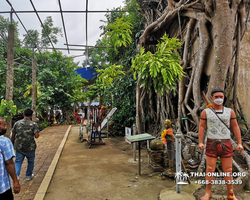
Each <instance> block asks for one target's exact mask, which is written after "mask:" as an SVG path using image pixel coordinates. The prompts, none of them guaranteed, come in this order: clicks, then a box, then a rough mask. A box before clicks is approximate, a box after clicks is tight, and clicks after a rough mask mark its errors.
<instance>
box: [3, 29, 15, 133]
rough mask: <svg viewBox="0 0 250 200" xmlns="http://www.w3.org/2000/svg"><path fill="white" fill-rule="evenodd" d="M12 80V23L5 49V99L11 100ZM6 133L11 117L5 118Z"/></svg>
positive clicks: (9, 131) (10, 126)
mask: <svg viewBox="0 0 250 200" xmlns="http://www.w3.org/2000/svg"><path fill="white" fill-rule="evenodd" d="M13 82H14V25H13V24H10V25H9V31H8V51H7V76H6V95H5V100H7V101H11V100H13ZM6 125H7V133H6V137H10V133H11V128H12V117H10V119H8V120H6Z"/></svg>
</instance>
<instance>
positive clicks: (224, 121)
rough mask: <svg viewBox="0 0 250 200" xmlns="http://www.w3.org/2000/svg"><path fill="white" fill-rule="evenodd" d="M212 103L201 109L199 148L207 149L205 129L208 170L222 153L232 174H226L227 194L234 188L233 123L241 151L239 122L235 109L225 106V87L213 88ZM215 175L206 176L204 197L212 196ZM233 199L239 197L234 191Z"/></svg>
mask: <svg viewBox="0 0 250 200" xmlns="http://www.w3.org/2000/svg"><path fill="white" fill-rule="evenodd" d="M211 100H212V102H213V103H212V107H209V108H207V109H205V110H203V111H202V113H201V116H200V125H199V133H198V136H199V146H198V147H199V149H201V150H204V149H205V145H204V144H203V138H204V132H205V129H206V132H207V145H206V152H205V154H206V159H207V160H206V163H207V170H206V174H207V175H208V174H209V173H212V172H214V171H215V167H216V162H217V158H218V156H219V157H220V160H221V164H222V169H223V172H225V173H226V174H228V173H229V174H230V176H225V177H224V179H225V183H226V185H227V190H228V195H227V196H228V198H229V196H231V195H230V191H231V190H232V189H233V177H232V161H233V147H232V144H231V141H230V139H231V136H230V125H231V127H232V130H233V132H234V135H235V137H236V139H237V147H236V150H237V151H242V150H243V146H242V141H241V133H240V129H239V126H238V123H237V119H236V115H235V112H234V111H233V110H232V109H231V108H227V107H224V106H223V101H224V91H223V90H221V89H214V90H212V92H211ZM213 179H214V177H213V176H206V192H205V195H204V196H202V197H201V200H209V198H210V197H211V196H212V194H211V187H212V184H213ZM233 199H234V200H237V198H236V197H235V196H234V195H233Z"/></svg>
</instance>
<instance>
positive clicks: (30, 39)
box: [23, 16, 62, 48]
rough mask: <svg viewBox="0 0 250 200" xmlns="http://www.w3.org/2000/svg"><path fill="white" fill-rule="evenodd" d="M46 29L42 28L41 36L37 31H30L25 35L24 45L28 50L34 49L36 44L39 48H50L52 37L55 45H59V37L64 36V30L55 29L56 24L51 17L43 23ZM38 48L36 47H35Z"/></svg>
mask: <svg viewBox="0 0 250 200" xmlns="http://www.w3.org/2000/svg"><path fill="white" fill-rule="evenodd" d="M43 25H44V28H45V30H44V29H43V27H42V31H41V34H40V33H39V32H38V31H37V30H28V33H27V34H24V35H23V36H24V39H23V44H24V46H25V47H26V48H33V47H34V43H35V44H36V45H37V46H43V47H47V46H50V45H51V43H50V40H49V38H48V37H47V34H48V36H49V37H50V39H51V42H52V43H53V44H57V43H58V39H57V38H58V36H62V30H61V28H59V27H54V22H53V20H52V17H51V16H48V17H46V19H45V20H44V22H43ZM35 48H36V47H35Z"/></svg>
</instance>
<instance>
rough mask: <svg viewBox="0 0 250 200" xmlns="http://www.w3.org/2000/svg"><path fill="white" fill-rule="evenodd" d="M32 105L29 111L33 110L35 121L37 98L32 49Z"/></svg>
mask: <svg viewBox="0 0 250 200" xmlns="http://www.w3.org/2000/svg"><path fill="white" fill-rule="evenodd" d="M32 56H33V58H32V104H31V109H32V110H33V116H32V120H33V121H36V98H37V85H36V59H35V55H34V48H33V52H32Z"/></svg>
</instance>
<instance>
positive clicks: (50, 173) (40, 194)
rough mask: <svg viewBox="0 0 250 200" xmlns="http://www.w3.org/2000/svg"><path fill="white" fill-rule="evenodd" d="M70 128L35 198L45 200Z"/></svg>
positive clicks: (35, 199)
mask: <svg viewBox="0 0 250 200" xmlns="http://www.w3.org/2000/svg"><path fill="white" fill-rule="evenodd" d="M70 130H71V125H70V126H69V128H68V129H67V131H66V133H65V135H64V137H63V140H62V142H61V144H60V146H59V147H58V149H57V151H56V154H55V156H54V158H53V160H52V162H51V164H50V166H49V169H48V171H47V173H46V174H45V176H44V178H43V181H42V183H41V185H40V187H39V188H38V190H37V193H36V196H35V198H34V200H43V199H44V197H45V194H46V191H47V189H48V187H49V184H50V181H51V179H52V176H53V174H54V171H55V169H56V165H57V163H58V160H59V158H60V155H61V153H62V150H63V148H64V145H65V143H66V141H67V138H68V135H69V132H70Z"/></svg>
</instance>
